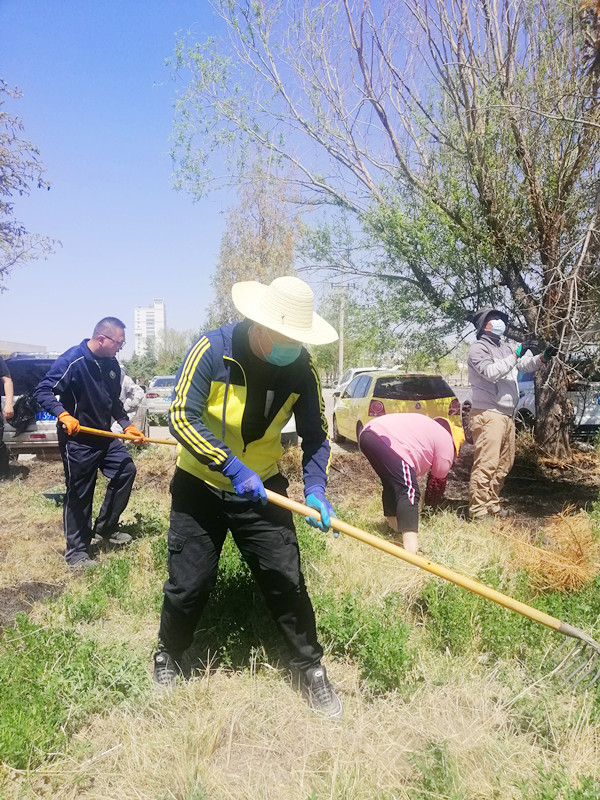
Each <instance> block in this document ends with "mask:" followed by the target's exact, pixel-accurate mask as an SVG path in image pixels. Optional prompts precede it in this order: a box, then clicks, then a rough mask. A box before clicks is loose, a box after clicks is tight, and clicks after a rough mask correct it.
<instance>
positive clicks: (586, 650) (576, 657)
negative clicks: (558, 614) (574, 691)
mask: <svg viewBox="0 0 600 800" xmlns="http://www.w3.org/2000/svg"><path fill="white" fill-rule="evenodd" d="M559 630H560V633H564V634H565V635H566V636H570V637H572V638H573V639H577V643H576V644H575V646H574V647H573V648H572V649H571V650H569V652H568V653H567V654H566V655H565V656H563V658H562V660H561V661H560V663H559V664H558V666H557V667H556V669H555V670H553V672H554V673H556V675H559V676H560V677H561V678H562V679H563V680H564V682H565V683H568V684H570V685H571V686H572V687H573V688H575V687H576V686H579V684H582V683H584V682H585V683H586V686H587V687H590V686H593V685H594V684H595V683H597V682H598V680H599V679H600V644H599V643H598V642H597V641H595V639H592V637H591V636H588V634H587V633H585V632H584V631H582V630H579V628H574V627H573V626H572V625H568V624H567V623H562V625H561V628H560V629H559ZM566 645H567V640H565V641H564V642H563V644H562V645H561V646H560V647H559V649H558V651H557V655H558V654H560V653H561V651H562V650H564V649H565V646H566Z"/></svg>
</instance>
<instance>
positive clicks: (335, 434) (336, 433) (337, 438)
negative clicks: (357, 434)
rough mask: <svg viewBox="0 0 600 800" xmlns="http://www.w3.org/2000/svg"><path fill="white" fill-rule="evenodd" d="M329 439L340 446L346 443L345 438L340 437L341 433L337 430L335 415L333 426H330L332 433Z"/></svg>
mask: <svg viewBox="0 0 600 800" xmlns="http://www.w3.org/2000/svg"><path fill="white" fill-rule="evenodd" d="M331 438H332V439H333V441H334V442H335V443H336V444H341V443H342V442H345V441H346V437H345V436H342V435H341V433H340V432H339V430H338V426H337V419H336V418H335V414H334V415H333V425H332V431H331Z"/></svg>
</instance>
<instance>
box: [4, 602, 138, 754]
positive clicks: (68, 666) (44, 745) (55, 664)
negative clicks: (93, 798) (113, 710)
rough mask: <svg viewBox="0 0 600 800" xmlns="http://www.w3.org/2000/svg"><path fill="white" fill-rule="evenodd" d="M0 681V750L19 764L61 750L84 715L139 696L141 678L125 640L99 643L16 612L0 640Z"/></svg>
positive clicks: (136, 663)
mask: <svg viewBox="0 0 600 800" xmlns="http://www.w3.org/2000/svg"><path fill="white" fill-rule="evenodd" d="M0 685H1V686H2V692H0V752H1V753H2V759H3V761H5V762H6V763H7V764H9V765H11V766H13V767H15V768H17V769H24V768H26V767H35V766H37V765H39V764H40V763H41V762H42V761H44V760H46V759H48V758H50V757H51V756H53V755H56V754H57V753H59V752H61V751H62V750H63V749H64V748H65V746H66V744H67V741H68V739H69V737H70V735H71V734H72V733H73V732H74V731H75V730H77V728H78V727H79V725H80V724H81V723H82V721H83V720H84V719H85V718H86V717H87V716H88V715H89V714H93V713H97V712H101V711H106V710H107V709H109V708H110V707H111V706H113V705H115V704H117V703H121V702H123V701H124V700H127V699H130V698H136V697H140V696H142V695H144V694H145V693H146V691H147V690H148V677H147V674H146V669H145V666H144V665H143V663H142V662H141V660H140V659H139V658H138V657H137V656H136V655H134V654H132V653H131V651H130V650H129V649H128V648H127V647H126V646H125V645H123V646H122V647H119V648H110V649H109V648H102V647H100V646H98V645H97V643H96V642H94V641H93V640H92V639H85V638H83V637H82V636H80V635H79V634H78V633H76V632H75V631H70V630H48V629H46V628H42V627H39V626H37V625H34V624H32V623H30V622H28V621H27V619H26V618H25V617H24V616H20V617H19V619H18V622H17V626H16V627H15V628H12V629H10V630H7V631H5V633H4V636H3V639H2V642H1V650H0Z"/></svg>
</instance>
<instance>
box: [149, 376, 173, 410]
mask: <svg viewBox="0 0 600 800" xmlns="http://www.w3.org/2000/svg"><path fill="white" fill-rule="evenodd" d="M174 391H175V375H155V376H154V378H152V380H151V381H150V383H149V384H148V390H147V391H146V411H147V413H148V414H152V415H153V416H160V417H162V416H167V414H168V413H169V408H170V407H171V401H172V400H173V394H174Z"/></svg>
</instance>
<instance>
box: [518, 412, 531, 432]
mask: <svg viewBox="0 0 600 800" xmlns="http://www.w3.org/2000/svg"><path fill="white" fill-rule="evenodd" d="M534 427H535V417H534V416H533V414H531V413H530V412H529V411H526V410H525V409H524V408H522V409H520V410H519V411H517V413H516V414H515V430H517V431H518V432H519V433H523V432H524V431H530V432H531V431H533V429H534Z"/></svg>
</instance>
